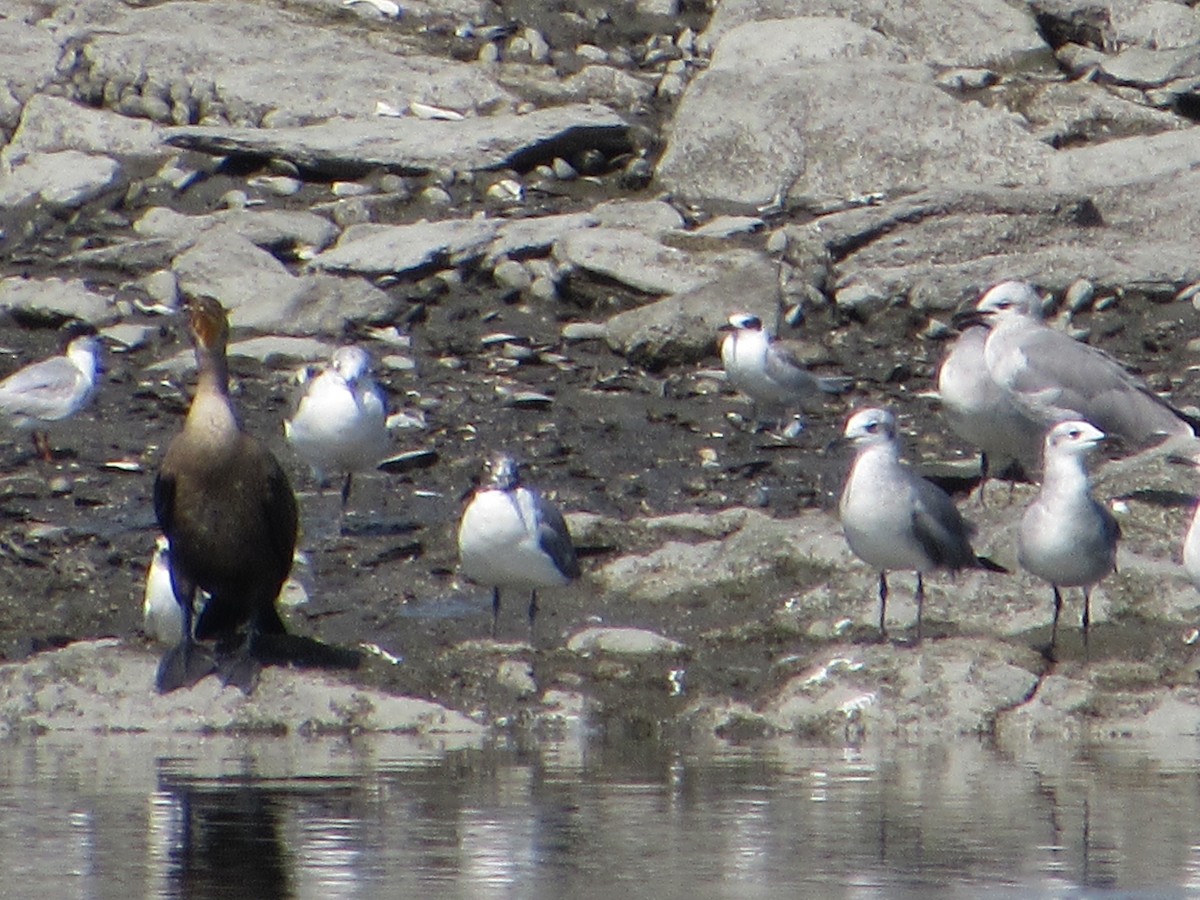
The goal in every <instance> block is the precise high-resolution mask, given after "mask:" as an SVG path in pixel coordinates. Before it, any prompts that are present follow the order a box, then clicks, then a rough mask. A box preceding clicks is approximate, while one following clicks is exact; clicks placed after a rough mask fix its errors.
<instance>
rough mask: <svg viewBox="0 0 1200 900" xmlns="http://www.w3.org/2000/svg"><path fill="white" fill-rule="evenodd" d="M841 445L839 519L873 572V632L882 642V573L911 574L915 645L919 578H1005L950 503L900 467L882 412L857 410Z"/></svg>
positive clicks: (891, 427) (921, 595) (889, 419)
mask: <svg viewBox="0 0 1200 900" xmlns="http://www.w3.org/2000/svg"><path fill="white" fill-rule="evenodd" d="M843 437H844V438H845V439H846V440H847V441H849V442H850V443H852V444H853V445H854V448H855V457H854V464H853V465H852V466H851V468H850V475H849V477H847V479H846V486H845V487H844V488H843V489H842V497H841V500H840V501H839V503H838V513H839V515H840V516H841V520H842V530H843V532H844V533H845V535H846V542H847V543H848V544H849V545H850V549H851V550H852V551H854V555H855V556H857V557H858V558H859V559H861V560H862V561H863V562H865V563H867V565H869V566H872V567H874V568H876V569H878V570H879V632H880V635H881V636H883V637H886V636H887V598H888V583H887V573H888V571H889V570H892V569H911V570H913V571H915V572H916V573H917V591H916V601H917V640H918V641H919V640H920V639H921V617H922V607H923V605H924V601H925V580H924V573H925V572H928V571H931V570H934V569H949V570H950V571H952V572H955V571H958V570H959V569H989V570H991V571H994V572H1004V571H1006V570H1005V569H1004V568H1003V567H1002V566H998V565H996V563H994V562H992V561H991V560H988V559H984V558H983V557H980V556H977V555H976V553H975V551H974V550H973V549H971V541H970V536H971V531H972V528H971V526H970V525H968V524H967V523H966V522H965V521H963V518H962V516H961V515H960V514H959V512H958V509H957V508H956V507H955V505H954V503H953V501H952V500H951V499H950V497H949V496H947V494H946V493H945V491H943V490H942V489H941V488H939V487H938V486H937V485H935V484H933V483H932V482H930V481H926V480H925V479H924V478H921V477H920V476H919V475H917V474H915V473H914V472H913V471H912V470H910V469H909V468H908V467H907V466H905V465H904V464H903V463H902V462H900V446H899V443H898V441H897V439H896V420H895V418H894V417H893V416H892V414H891V413H890V412H888V411H887V410H883V409H863V410H859V411H858V412H856V413H854V415H852V416H851V417H850V418H849V420H847V422H846V428H845V431H844V432H843Z"/></svg>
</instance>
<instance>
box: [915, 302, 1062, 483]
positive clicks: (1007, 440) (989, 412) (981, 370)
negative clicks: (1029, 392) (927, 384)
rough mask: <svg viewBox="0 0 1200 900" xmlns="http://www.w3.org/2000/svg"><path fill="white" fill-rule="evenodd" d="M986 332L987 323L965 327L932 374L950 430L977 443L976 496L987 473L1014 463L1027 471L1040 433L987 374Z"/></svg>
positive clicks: (1031, 470) (1032, 463) (1034, 460)
mask: <svg viewBox="0 0 1200 900" xmlns="http://www.w3.org/2000/svg"><path fill="white" fill-rule="evenodd" d="M987 338H988V330H987V329H986V328H984V327H982V326H980V325H972V326H971V327H969V328H967V329H966V330H965V331H964V332H963V333H962V334H960V335H959V336H958V339H957V340H956V341H955V342H954V344H953V345H952V346H951V348H950V351H949V352H948V353H947V354H946V358H945V359H944V360H943V361H942V365H941V367H940V368H939V369H938V379H937V387H938V397H939V399H940V400H941V404H942V413H943V415H945V417H946V421H947V422H948V423H949V425H950V428H951V430H953V431H954V433H955V434H957V435H958V436H959V437H960V438H962V439H963V440H964V441H966V442H967V443H968V444H971V445H972V446H974V447H978V448H979V469H980V475H981V478H980V484H979V495H980V499H981V500H982V498H983V487H984V484H985V483H986V481H987V478H988V475H989V474H992V473H994V474H1000V473H1002V472H1004V471H1005V470H1006V469H1008V468H1009V467H1011V466H1012V465H1013V464H1014V463H1016V464H1018V465H1020V467H1021V469H1022V471H1023V472H1024V474H1026V475H1031V474H1033V473H1034V472H1036V471H1037V470H1038V460H1039V457H1040V450H1041V444H1042V433H1043V432H1042V428H1041V426H1040V425H1039V424H1038V423H1037V422H1035V421H1034V420H1033V419H1031V418H1030V417H1029V416H1028V415H1026V414H1025V413H1023V412H1022V411H1021V409H1020V408H1019V407H1018V406H1017V405H1016V403H1015V402H1014V401H1013V399H1012V397H1011V396H1010V394H1009V393H1008V391H1006V390H1004V389H1002V388H1001V387H1000V385H998V384H996V382H995V381H993V380H992V376H991V374H990V373H989V372H988V368H987V363H986V362H985V361H984V356H983V348H984V344H985V343H986V342H987Z"/></svg>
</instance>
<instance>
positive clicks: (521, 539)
mask: <svg viewBox="0 0 1200 900" xmlns="http://www.w3.org/2000/svg"><path fill="white" fill-rule="evenodd" d="M488 470H489V473H490V477H489V480H488V483H487V484H486V485H485V486H483V487H481V488H480V489H478V490H476V491H475V494H474V496H473V497H472V498H471V502H470V503H469V504H467V508H466V510H465V511H464V512H463V515H462V521H461V522H460V524H459V527H458V553H459V558H460V561H461V564H462V572H463V574H464V575H466V576H467V577H468V578H470V579H471V580H472V581H475V582H477V583H479V584H483V585H491V587H492V636H493V637H494V636H495V634H496V622H497V620H498V618H499V616H500V589H501V588H522V589H524V588H528V589H529V628H530V630H531V631H532V630H533V622H534V619H535V618H536V616H537V610H538V604H537V589H538V588H541V587H554V586H557V585H565V584H567V583H569V582H571V581H574V580H575V579H576V578H578V577H579V560H578V559H576V557H575V547H574V545H573V544H572V543H571V533H570V532H569V531H568V530H567V523H566V522H564V521H563V517H562V513H560V512H559V511H558V507H556V506H555V505H554V504H553V503H551V502H550V501H549V500H547V499H545V498H544V497H542V496H541V494H539V493H538V492H537V491H535V490H533V489H532V488H528V487H525V486H524V485H523V484H522V483H521V478H520V473H519V471H518V468H517V463H516V462H515V461H514V460H513V458H512V457H511V456H508V455H506V454H503V453H500V454H497V455H496V456H495V457H493V458H492V460H491V461H490V462H489V464H488Z"/></svg>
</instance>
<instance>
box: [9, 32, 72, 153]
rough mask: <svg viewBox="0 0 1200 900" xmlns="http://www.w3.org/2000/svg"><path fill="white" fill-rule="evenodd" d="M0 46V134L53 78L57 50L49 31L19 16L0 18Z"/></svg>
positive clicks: (12, 124)
mask: <svg viewBox="0 0 1200 900" xmlns="http://www.w3.org/2000/svg"><path fill="white" fill-rule="evenodd" d="M29 11H30V12H32V8H31V9H30V10H29ZM0 46H2V47H4V53H2V54H0V131H3V132H12V130H13V129H15V128H16V127H17V122H18V119H19V117H20V115H21V109H22V107H23V106H24V104H25V102H26V101H27V100H29V99H30V97H32V96H33V95H34V93H35V92H36V91H38V90H39V89H40V88H41V87H43V86H44V85H45V84H47V83H49V82H50V81H51V80H52V79H53V78H54V77H55V65H56V63H57V62H58V59H59V56H60V55H61V49H60V48H59V45H58V41H57V40H55V37H54V35H53V34H52V33H51V32H50V30H49V29H47V28H43V27H39V26H38V25H36V24H34V23H33V22H31V21H29V20H27V19H26V17H25V16H21V15H6V16H4V17H3V18H0ZM4 136H7V135H4Z"/></svg>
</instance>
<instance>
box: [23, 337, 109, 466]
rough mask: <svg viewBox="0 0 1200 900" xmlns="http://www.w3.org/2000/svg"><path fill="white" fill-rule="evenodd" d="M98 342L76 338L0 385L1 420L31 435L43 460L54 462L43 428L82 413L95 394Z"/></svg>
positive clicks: (97, 369) (93, 339)
mask: <svg viewBox="0 0 1200 900" xmlns="http://www.w3.org/2000/svg"><path fill="white" fill-rule="evenodd" d="M99 371H100V341H99V338H97V337H96V335H95V334H91V333H89V334H79V335H77V336H76V337H74V338H72V339H71V341H70V343H68V344H67V347H66V350H65V351H64V352H63V353H62V354H61V355H59V356H51V357H50V358H49V359H44V360H42V361H41V362H35V363H31V364H30V365H28V366H25V368H23V369H18V370H17V371H16V372H13V373H12V374H11V375H9V376H8V377H7V378H5V379H4V380H3V381H0V418H3V419H4V420H6V421H7V422H8V423H9V424H10V425H11V426H12V427H13V428H16V429H18V430H20V431H30V432H32V435H33V446H34V449H35V450H36V451H37V453H38V455H39V456H41V457H42V459H44V460H47V461H49V460H51V459H53V456H54V454H53V452H52V451H51V449H50V438H49V436H48V435H47V434H46V428H47V427H49V426H50V425H51V423H54V422H60V421H62V420H63V419H67V418H70V417H71V416H73V415H75V413H77V412H79V411H80V410H81V409H83V408H84V407H85V406H86V405H87V404H88V402H89V401H90V400H91V399H92V396H93V395H94V394H95V392H96V378H97V376H98V374H99Z"/></svg>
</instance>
